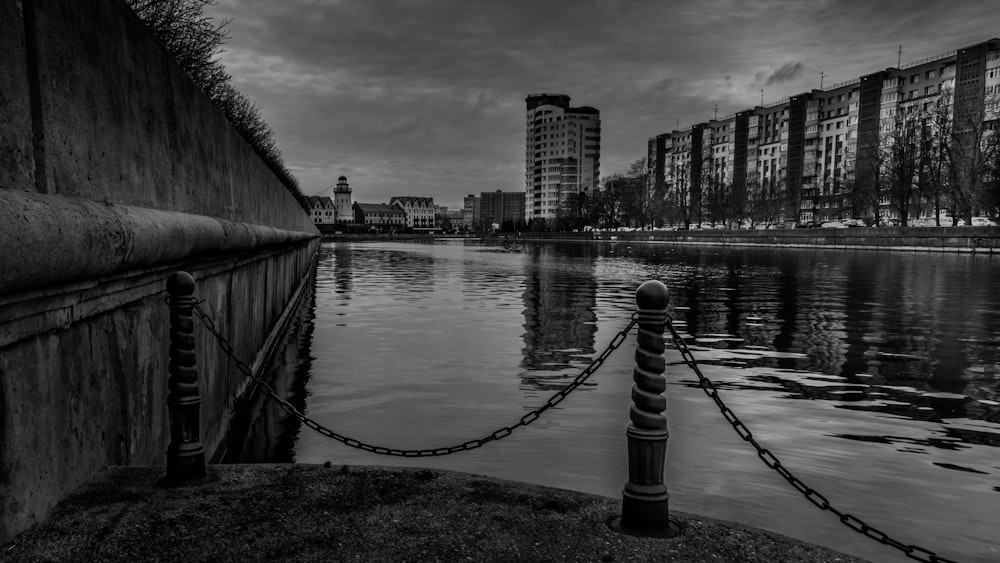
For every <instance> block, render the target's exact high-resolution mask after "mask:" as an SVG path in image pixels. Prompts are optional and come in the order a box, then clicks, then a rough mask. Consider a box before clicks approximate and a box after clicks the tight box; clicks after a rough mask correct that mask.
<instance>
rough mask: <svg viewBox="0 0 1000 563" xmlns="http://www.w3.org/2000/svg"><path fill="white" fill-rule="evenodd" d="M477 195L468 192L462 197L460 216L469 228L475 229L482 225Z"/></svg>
mask: <svg viewBox="0 0 1000 563" xmlns="http://www.w3.org/2000/svg"><path fill="white" fill-rule="evenodd" d="M479 203H480V202H479V196H477V195H475V194H469V195H467V196H465V197H464V198H462V217H463V219H464V221H465V224H466V225H467V226H468V227H469V229H470V230H473V231H476V230H479V229H480V228H481V227H482V221H481V220H480V218H479Z"/></svg>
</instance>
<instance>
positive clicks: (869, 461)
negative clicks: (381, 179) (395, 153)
mask: <svg viewBox="0 0 1000 563" xmlns="http://www.w3.org/2000/svg"><path fill="white" fill-rule="evenodd" d="M647 279H659V280H661V281H662V282H664V283H665V284H666V285H667V287H668V288H669V289H670V291H671V305H670V309H669V312H670V315H671V318H672V319H674V323H675V326H676V327H677V328H678V330H679V331H681V332H682V333H683V335H684V337H685V340H686V342H687V343H688V345H689V346H690V347H691V349H692V350H693V351H694V356H695V358H696V359H697V360H698V362H699V364H701V366H702V371H703V372H704V373H705V374H706V375H707V376H708V377H709V378H710V379H712V380H713V381H714V382H715V384H716V386H717V387H718V388H719V389H720V391H721V395H722V398H723V399H724V400H725V401H726V403H727V404H728V405H729V406H730V407H731V408H732V410H733V411H734V412H735V413H736V414H737V416H739V418H740V419H741V420H742V421H743V422H744V423H745V424H746V426H747V427H748V428H749V429H750V430H751V431H752V432H753V434H754V436H755V438H756V439H757V440H758V441H759V442H760V443H761V444H762V445H763V446H764V447H766V448H769V449H770V450H771V451H772V452H773V453H774V454H775V455H776V456H777V457H778V458H779V459H781V460H782V462H783V464H784V465H785V466H786V467H788V468H789V469H790V470H791V471H792V472H793V473H794V474H795V475H796V476H798V477H799V478H800V479H801V480H802V481H804V482H805V483H806V484H807V485H809V486H812V487H814V488H815V489H817V490H818V491H819V492H820V493H822V494H823V495H824V496H826V497H827V498H828V499H829V500H830V502H831V503H832V504H833V505H834V506H836V507H837V508H838V509H840V510H842V511H844V512H847V513H850V514H852V515H854V516H856V517H858V518H860V519H862V520H864V521H865V522H867V523H869V524H870V525H872V526H874V527H876V528H878V529H880V530H882V531H883V532H885V533H887V534H888V535H889V536H891V537H892V538H894V539H897V540H899V541H901V542H903V543H904V544H916V545H918V546H920V547H923V548H926V549H929V550H931V551H933V552H935V553H937V554H938V555H941V556H943V557H949V558H953V559H956V560H960V561H975V562H986V561H991V562H996V561H1000V375H998V373H1000V349H998V342H1000V292H998V291H997V288H1000V259H998V258H991V257H989V256H973V255H965V254H963V255H957V254H939V253H894V252H869V251H857V250H841V251H831V250H822V249H819V250H813V249H787V250H786V249H751V248H724V247H685V246H671V245H635V246H629V245H627V244H610V243H594V244H589V243H578V244H527V245H524V246H523V247H520V246H518V247H512V248H504V247H502V246H489V245H483V244H480V243H478V242H472V241H461V240H447V241H446V240H440V241H436V242H434V243H423V244H420V243H394V242H372V243H339V242H338V243H326V244H324V245H323V246H322V248H321V255H320V259H319V265H318V269H317V274H316V282H315V309H314V315H315V316H314V318H313V319H311V320H310V321H309V326H308V333H309V334H310V335H311V346H310V347H309V349H308V350H307V352H308V354H306V355H302V356H301V357H300V359H299V360H298V377H297V379H296V381H294V382H293V383H290V384H289V387H288V389H289V392H290V393H291V394H293V395H294V401H293V402H296V403H298V404H300V405H301V406H302V408H304V409H305V411H306V413H307V414H308V415H309V416H310V417H312V418H313V419H314V420H316V421H317V422H319V423H320V424H323V425H325V426H327V427H329V428H331V429H333V430H335V431H337V432H339V433H341V434H344V435H347V436H351V437H354V438H357V439H359V440H362V441H365V442H368V443H371V444H374V445H378V446H386V447H391V448H400V449H423V448H437V447H448V446H453V445H457V444H460V443H463V442H466V441H468V440H470V439H475V438H480V437H482V436H485V435H488V434H490V433H491V432H492V431H494V430H495V429H497V428H501V427H504V426H508V425H511V424H513V423H515V422H517V420H518V419H519V418H520V417H521V416H523V415H524V414H525V413H526V412H528V411H530V410H531V409H534V408H536V407H538V406H540V405H542V404H544V402H545V400H546V399H547V398H548V397H549V396H550V395H551V394H552V393H554V392H555V391H558V390H559V389H561V388H562V386H564V385H566V384H567V383H568V382H570V381H571V380H572V378H573V377H575V376H576V375H577V374H578V373H580V371H581V370H582V369H583V368H584V367H586V366H587V365H588V364H589V363H590V361H591V360H592V359H593V358H595V357H596V356H597V355H598V354H600V353H601V352H602V351H603V350H604V349H605V348H606V347H607V345H608V344H609V343H610V342H611V340H612V338H613V337H614V336H615V334H616V333H617V332H619V331H620V330H622V329H623V328H624V327H625V326H626V325H627V324H628V322H629V318H630V315H631V314H632V312H633V311H634V309H635V302H634V294H635V289H636V287H638V285H639V284H640V283H642V282H643V281H645V280H647ZM634 346H635V338H634V333H633V334H631V335H630V337H629V338H628V339H627V340H626V342H625V344H624V345H623V346H622V348H621V349H619V350H618V351H617V352H615V353H614V354H612V355H611V357H610V358H609V360H608V361H607V362H606V363H605V365H604V366H602V367H601V368H600V369H599V370H598V372H597V373H596V374H595V375H594V376H593V377H592V378H591V379H590V380H588V382H587V383H586V384H585V385H584V386H582V387H580V388H579V389H578V390H577V391H575V392H574V393H573V394H571V395H570V396H569V397H568V398H567V399H566V400H565V401H564V402H563V403H561V404H560V405H559V406H558V407H557V408H555V409H552V410H550V411H549V412H547V413H545V414H544V415H543V416H542V418H540V419H539V420H537V421H535V422H534V423H533V424H531V425H530V426H528V427H526V428H521V429H519V430H517V431H516V432H514V433H513V434H512V435H511V436H509V437H507V438H505V439H503V440H501V441H499V442H493V443H489V444H486V445H484V446H483V447H481V448H479V449H476V450H473V451H468V452H461V453H456V454H454V455H451V456H447V457H441V458H421V459H410V458H398V457H384V456H378V455H375V454H370V453H366V452H363V451H359V450H355V449H351V448H349V447H347V446H344V445H342V444H340V443H338V442H336V441H334V440H331V439H328V438H325V437H323V436H321V435H319V434H317V433H316V432H313V431H312V430H310V429H308V428H300V426H299V425H298V424H296V423H295V421H291V420H287V419H284V420H281V421H278V423H274V422H272V423H269V424H268V426H269V428H270V429H269V430H268V432H269V433H270V434H274V433H275V432H277V433H279V434H280V436H277V437H275V436H270V437H269V438H267V439H270V440H272V441H274V442H278V443H281V444H284V445H283V446H282V447H280V448H277V450H275V449H274V448H272V449H270V450H268V449H267V448H256V449H255V450H254V451H255V452H256V453H255V454H253V455H252V456H251V458H250V459H245V460H246V461H296V462H300V463H323V462H327V461H330V462H332V463H333V464H368V465H391V466H423V467H432V468H440V469H450V470H457V471H467V472H473V473H480V474H486V475H491V476H494V477H499V478H505V479H513V480H518V481H524V482H529V483H536V484H541V485H548V486H555V487H561V488H566V489H573V490H578V491H584V492H589V493H596V494H601V495H605V496H610V497H615V498H620V496H621V488H622V485H623V484H624V483H625V481H626V480H627V466H626V452H625V432H624V431H625V427H626V425H627V423H628V417H627V413H628V405H629V389H630V386H631V370H632V354H633V350H634ZM666 355H667V364H668V365H667V372H666V376H667V379H668V382H669V383H668V387H667V391H666V395H667V397H668V401H667V412H666V415H667V417H668V419H669V424H670V440H669V446H668V457H667V468H666V483H667V486H668V487H669V490H670V493H671V499H670V506H671V508H672V509H674V510H679V511H683V512H688V513H694V514H700V515H704V516H709V517H716V518H722V519H726V520H732V521H737V522H742V523H745V524H748V525H752V526H756V527H759V528H763V529H767V530H772V531H775V532H778V533H781V534H785V535H788V536H792V537H795V538H798V539H802V540H804V541H808V542H812V543H817V544H821V545H825V546H828V547H832V548H835V549H838V550H841V551H844V552H848V553H852V554H856V555H859V556H862V557H866V558H868V559H870V560H872V561H888V562H892V561H909V559H906V558H905V557H904V556H903V555H902V554H900V553H899V552H898V551H896V550H893V549H891V548H889V547H885V546H882V545H880V544H878V543H877V542H874V541H872V540H871V539H868V538H865V537H863V536H861V535H860V534H858V533H856V532H853V531H851V530H849V529H848V528H846V527H844V526H843V525H841V524H840V523H839V521H838V520H837V518H836V517H834V516H833V515H832V514H831V513H829V512H823V511H821V510H819V509H818V508H816V507H814V506H813V505H812V504H810V503H809V502H808V501H807V500H805V499H804V498H803V497H802V496H801V495H800V494H799V493H797V492H796V491H795V490H794V489H793V488H792V487H791V486H789V485H788V484H787V483H786V482H785V481H784V480H783V479H781V477H780V476H778V475H777V474H776V473H775V472H774V471H772V470H771V469H768V468H767V467H766V466H765V465H764V464H763V463H761V461H760V460H759V459H758V458H757V456H756V455H755V452H754V451H753V450H752V449H751V447H750V446H749V444H747V443H746V442H743V441H742V440H740V439H739V437H738V436H737V435H736V434H735V432H734V431H733V430H732V428H731V427H730V426H729V424H728V423H727V422H726V421H725V419H724V418H723V417H722V415H721V414H720V413H719V411H718V409H717V408H716V407H715V405H714V404H713V403H712V401H711V400H710V399H709V398H708V397H706V396H705V395H704V393H703V392H702V391H701V389H700V388H699V387H698V383H697V378H696V377H695V376H694V374H693V373H692V372H691V370H689V369H688V368H687V367H686V366H685V365H684V363H683V361H682V359H681V356H680V354H679V353H678V352H677V351H676V350H675V349H673V348H672V347H668V349H667V353H666ZM275 418H276V417H275ZM251 449H252V448H251Z"/></svg>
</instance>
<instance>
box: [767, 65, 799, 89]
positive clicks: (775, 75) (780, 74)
mask: <svg viewBox="0 0 1000 563" xmlns="http://www.w3.org/2000/svg"><path fill="white" fill-rule="evenodd" d="M803 68H805V65H803V64H802V62H801V61H795V62H794V63H785V64H783V65H781V66H780V67H778V69H777V70H775V71H774V72H772V73H771V74H770V75H769V76H768V77H767V79H765V80H764V85H765V86H770V85H772V84H778V83H780V82H788V81H789V80H792V79H793V78H798V77H799V76H801V75H802V69H803Z"/></svg>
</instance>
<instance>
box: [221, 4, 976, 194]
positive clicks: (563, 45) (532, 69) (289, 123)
mask: <svg viewBox="0 0 1000 563" xmlns="http://www.w3.org/2000/svg"><path fill="white" fill-rule="evenodd" d="M991 6H992V3H991V2H989V1H988V0H968V1H965V2H953V3H951V4H949V6H948V8H947V9H946V10H945V9H941V8H940V5H939V4H938V3H936V2H929V1H923V2H921V1H918V0H911V1H908V2H906V3H903V2H902V1H899V0H888V1H887V2H871V1H870V0H755V1H754V2H745V1H743V0H674V1H671V2H655V1H652V0H545V1H537V0H533V1H528V0H506V1H502V2H486V1H470V0H423V1H421V2H413V1H407V0H377V1H374V0H327V1H320V0H283V1H281V2H274V1H272V0H220V2H219V4H218V5H217V6H215V7H214V8H213V9H212V10H213V15H214V16H215V17H227V18H233V22H232V24H231V41H230V45H229V48H228V52H227V53H225V55H224V57H223V61H224V62H225V63H226V65H227V67H228V68H229V69H230V71H231V72H232V74H233V76H234V79H235V80H236V82H237V85H238V86H239V87H240V89H242V90H243V91H245V92H246V93H247V94H248V95H250V96H251V98H253V99H254V100H255V101H256V102H257V103H258V104H260V106H261V108H262V109H263V112H264V117H265V119H266V120H267V121H268V122H269V123H270V124H271V125H272V127H273V128H274V130H275V132H276V134H277V137H278V142H279V144H280V146H281V148H282V151H283V153H284V155H285V159H286V161H287V162H288V163H289V165H290V166H291V167H292V168H293V170H294V171H295V172H296V173H297V174H298V176H299V179H300V181H301V182H302V184H303V186H304V189H305V191H307V192H310V193H315V192H318V191H320V190H322V189H324V188H325V187H326V186H327V185H329V184H330V183H332V182H333V181H335V179H336V177H337V176H339V175H340V174H344V173H349V174H348V175H349V177H351V181H352V185H353V186H354V187H355V193H356V194H359V196H358V197H363V194H369V195H371V200H373V201H376V200H378V201H380V200H383V199H387V198H388V197H389V196H391V195H405V194H406V193H410V195H432V196H433V197H435V199H436V200H439V202H440V203H446V204H449V205H458V204H460V202H461V197H462V195H464V194H466V193H477V192H479V191H485V190H492V189H497V188H502V189H509V190H520V189H523V182H524V162H523V160H524V155H523V153H524V150H523V143H524V98H525V96H526V95H528V94H530V93H535V92H559V93H565V94H568V95H570V96H572V98H573V103H574V104H576V105H590V106H594V107H596V108H598V109H599V110H600V111H601V118H602V121H603V130H602V135H603V139H602V155H601V173H602V174H603V175H610V174H611V173H614V172H620V171H623V170H625V168H626V167H627V166H628V164H629V163H630V162H632V161H634V160H635V159H636V158H639V157H641V156H643V155H644V154H645V151H646V141H647V139H648V138H649V137H652V136H655V135H656V134H658V133H662V132H664V131H669V130H671V129H673V128H674V127H675V126H676V125H678V124H679V125H680V126H681V127H685V126H688V125H690V124H692V123H695V122H698V121H701V120H705V119H709V118H711V117H712V115H713V112H714V109H715V106H716V105H718V108H719V115H725V114H728V113H731V112H733V111H736V110H739V109H743V108H746V107H750V106H753V105H755V104H757V103H759V101H760V100H759V96H760V93H759V90H760V89H761V88H762V87H766V97H767V99H768V100H776V99H780V98H781V97H785V96H788V95H790V94H793V93H796V92H801V91H807V90H809V89H811V88H815V87H817V86H818V81H819V78H818V73H819V72H820V71H824V72H825V73H826V76H827V77H828V78H827V80H828V81H830V82H838V81H842V80H848V79H851V78H854V77H856V76H858V75H859V74H862V73H867V72H871V71H873V70H877V69H878V68H880V67H884V66H889V65H890V64H895V58H896V49H897V48H898V43H904V47H903V48H904V56H903V58H904V60H912V59H915V58H921V57H924V56H929V55H933V54H935V53H937V52H940V51H946V50H949V49H955V48H958V47H961V46H965V45H967V44H971V43H974V42H976V41H980V40H983V39H986V38H988V37H989V36H992V35H995V34H996V30H995V29H994V28H995V25H994V24H993V22H991V21H988V20H989V18H984V17H983V15H984V14H989V13H991ZM977 14H978V15H977ZM917 38H920V41H921V42H920V44H919V45H918V44H916V39H917ZM908 42H909V43H910V44H906V43H908ZM421 190H424V191H421Z"/></svg>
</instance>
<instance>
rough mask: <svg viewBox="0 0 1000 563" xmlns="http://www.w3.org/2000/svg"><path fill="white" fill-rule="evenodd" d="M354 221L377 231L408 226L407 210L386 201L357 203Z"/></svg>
mask: <svg viewBox="0 0 1000 563" xmlns="http://www.w3.org/2000/svg"><path fill="white" fill-rule="evenodd" d="M354 222H355V223H357V224H359V225H367V226H368V227H369V228H371V229H372V230H376V231H383V232H386V231H397V230H401V229H404V228H406V211H403V208H402V207H400V206H398V205H389V204H386V203H355V204H354Z"/></svg>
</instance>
